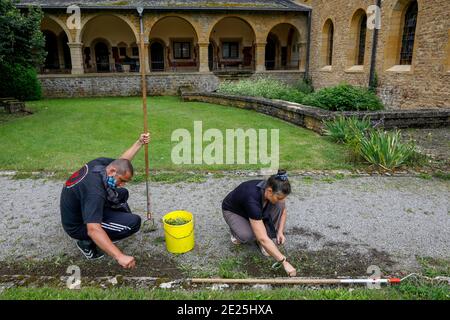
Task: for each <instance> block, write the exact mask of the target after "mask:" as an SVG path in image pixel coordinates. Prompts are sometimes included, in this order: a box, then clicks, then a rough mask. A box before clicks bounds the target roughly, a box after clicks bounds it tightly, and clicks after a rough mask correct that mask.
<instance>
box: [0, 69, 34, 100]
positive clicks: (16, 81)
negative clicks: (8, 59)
mask: <svg viewBox="0 0 450 320" xmlns="http://www.w3.org/2000/svg"><path fill="white" fill-rule="evenodd" d="M0 75H1V76H0V92H1V95H2V96H3V97H14V98H17V99H20V100H38V99H40V98H41V96H42V92H41V85H40V83H39V81H38V79H37V73H36V70H35V69H34V68H33V67H25V66H22V65H20V64H14V65H9V64H3V65H1V66H0Z"/></svg>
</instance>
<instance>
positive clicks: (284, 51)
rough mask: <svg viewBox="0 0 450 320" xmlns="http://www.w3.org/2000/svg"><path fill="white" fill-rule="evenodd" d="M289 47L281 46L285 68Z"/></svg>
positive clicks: (282, 61)
mask: <svg viewBox="0 0 450 320" xmlns="http://www.w3.org/2000/svg"><path fill="white" fill-rule="evenodd" d="M287 49H288V48H287V47H281V66H282V67H283V68H285V67H286V65H287V56H288V50H287Z"/></svg>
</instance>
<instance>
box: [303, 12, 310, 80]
mask: <svg viewBox="0 0 450 320" xmlns="http://www.w3.org/2000/svg"><path fill="white" fill-rule="evenodd" d="M311 20H312V9H311V10H309V11H308V42H307V43H306V62H305V77H304V79H305V80H306V81H308V79H309V60H310V55H311V53H310V51H311Z"/></svg>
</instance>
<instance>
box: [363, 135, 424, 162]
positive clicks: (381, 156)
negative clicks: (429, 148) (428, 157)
mask: <svg viewBox="0 0 450 320" xmlns="http://www.w3.org/2000/svg"><path fill="white" fill-rule="evenodd" d="M359 153H360V156H361V157H362V158H363V159H364V160H366V161H367V162H369V163H371V164H373V165H376V166H379V167H381V168H383V169H386V170H392V169H395V168H397V167H400V166H401V165H404V164H408V163H411V162H413V161H414V160H415V159H416V157H417V153H416V151H415V146H414V145H413V144H403V143H401V141H400V131H398V130H396V131H393V132H385V131H381V130H373V131H372V132H370V134H369V135H367V136H363V137H362V138H361V139H360V140H359Z"/></svg>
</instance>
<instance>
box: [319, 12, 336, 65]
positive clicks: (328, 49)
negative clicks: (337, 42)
mask: <svg viewBox="0 0 450 320" xmlns="http://www.w3.org/2000/svg"><path fill="white" fill-rule="evenodd" d="M333 37H334V26H333V22H332V21H331V19H327V20H326V21H325V24H324V25H323V28H322V40H321V42H322V46H321V48H320V61H321V64H322V66H325V67H329V66H331V65H332V64H333Z"/></svg>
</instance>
